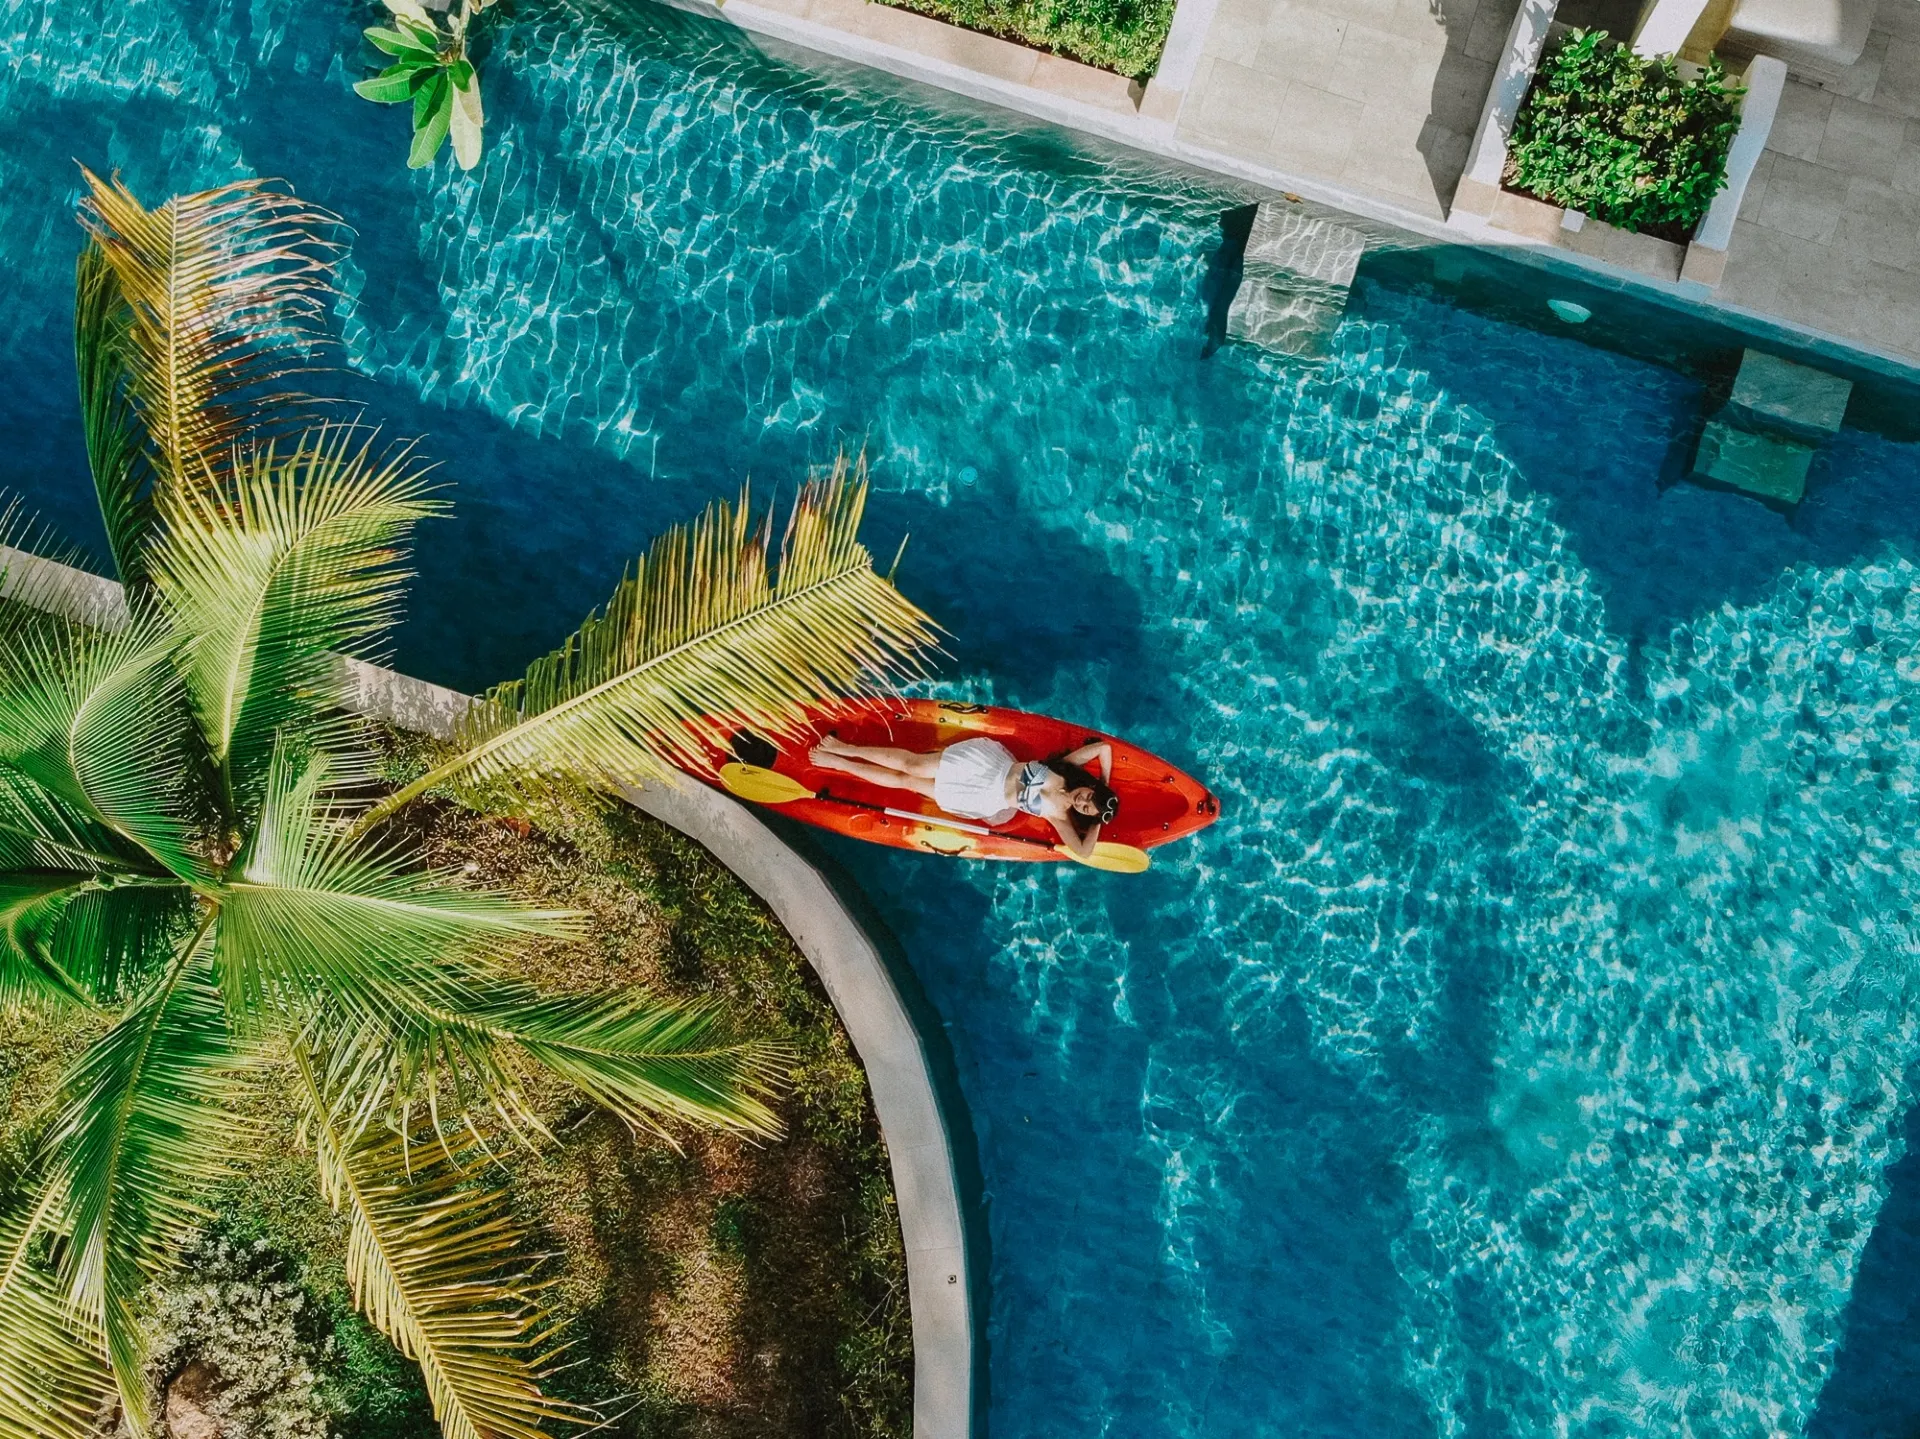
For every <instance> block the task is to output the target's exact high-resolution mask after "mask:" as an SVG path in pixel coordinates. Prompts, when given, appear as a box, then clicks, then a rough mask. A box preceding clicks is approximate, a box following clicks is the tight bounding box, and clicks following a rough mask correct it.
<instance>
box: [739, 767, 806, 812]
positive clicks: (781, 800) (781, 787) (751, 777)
mask: <svg viewBox="0 0 1920 1439" xmlns="http://www.w3.org/2000/svg"><path fill="white" fill-rule="evenodd" d="M720 783H721V784H723V785H725V786H726V789H727V793H728V794H731V795H738V796H739V797H740V798H741V799H745V800H751V801H753V803H755V804H792V803H793V802H794V801H795V800H797V799H812V798H813V791H812V790H810V789H808V788H807V787H806V786H805V785H803V784H801V783H800V781H799V780H797V779H794V778H793V777H792V776H791V775H784V774H781V773H780V771H779V770H777V769H762V768H761V767H760V766H759V765H757V764H723V765H721V766H720Z"/></svg>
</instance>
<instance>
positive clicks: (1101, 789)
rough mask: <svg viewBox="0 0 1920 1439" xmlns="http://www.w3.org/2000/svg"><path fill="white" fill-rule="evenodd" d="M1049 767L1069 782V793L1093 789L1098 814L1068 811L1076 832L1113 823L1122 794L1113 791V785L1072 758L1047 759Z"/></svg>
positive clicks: (1118, 809)
mask: <svg viewBox="0 0 1920 1439" xmlns="http://www.w3.org/2000/svg"><path fill="white" fill-rule="evenodd" d="M1047 768H1048V769H1050V770H1052V771H1053V772H1054V773H1055V774H1057V775H1059V776H1060V778H1061V779H1063V780H1065V781H1066V782H1067V793H1068V794H1072V793H1073V792H1074V791H1075V790H1077V789H1090V790H1092V791H1093V803H1094V808H1096V809H1098V810H1099V811H1100V813H1099V814H1098V815H1091V814H1082V813H1080V811H1079V810H1077V809H1070V810H1068V811H1067V818H1068V819H1070V820H1072V821H1073V828H1074V830H1075V832H1076V833H1078V834H1085V833H1086V832H1087V831H1088V830H1090V829H1092V828H1093V827H1094V826H1095V825H1096V824H1112V823H1113V817H1114V816H1115V815H1117V814H1119V813H1120V796H1119V795H1117V794H1115V793H1114V792H1113V786H1112V785H1110V784H1108V783H1107V782H1106V781H1105V780H1103V779H1101V778H1100V776H1099V775H1097V774H1094V773H1093V772H1092V771H1090V770H1084V769H1082V768H1080V766H1079V765H1077V764H1074V763H1073V762H1072V761H1071V760H1067V759H1060V758H1054V759H1050V760H1048V761H1047Z"/></svg>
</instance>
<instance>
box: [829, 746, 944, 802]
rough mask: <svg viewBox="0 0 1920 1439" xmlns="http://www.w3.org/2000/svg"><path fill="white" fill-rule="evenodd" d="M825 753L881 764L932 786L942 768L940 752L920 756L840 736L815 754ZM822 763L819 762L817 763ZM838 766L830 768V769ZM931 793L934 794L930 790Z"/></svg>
mask: <svg viewBox="0 0 1920 1439" xmlns="http://www.w3.org/2000/svg"><path fill="white" fill-rule="evenodd" d="M821 750H824V751H826V752H827V753H828V754H834V755H839V756H840V757H841V758H842V759H850V760H856V761H864V762H865V763H867V764H869V765H877V766H879V767H880V768H881V769H890V770H897V771H898V772H899V773H901V774H907V775H912V776H914V777H915V778H916V779H924V780H926V781H927V782H928V783H932V781H933V777H934V775H935V773H937V772H938V770H939V768H940V752H939V751H938V750H935V751H934V752H933V753H932V754H920V753H917V752H916V751H914V750H910V749H894V748H893V747H892V746H890V745H871V744H848V743H847V742H846V741H845V740H843V739H841V738H840V737H839V736H837V735H826V736H823V737H822V738H821V740H820V744H819V746H818V748H817V749H816V750H815V754H816V755H817V754H818V753H819V752H820V751H821ZM819 762H820V761H819V760H817V759H816V760H815V763H816V764H817V763H819ZM835 767H836V766H832V765H829V766H828V768H829V769H831V768H835ZM928 793H929V794H930V793H932V791H931V790H929V791H928Z"/></svg>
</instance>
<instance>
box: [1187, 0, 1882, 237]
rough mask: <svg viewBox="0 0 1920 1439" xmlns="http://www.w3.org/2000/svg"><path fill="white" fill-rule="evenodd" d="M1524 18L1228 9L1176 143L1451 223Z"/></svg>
mask: <svg viewBox="0 0 1920 1439" xmlns="http://www.w3.org/2000/svg"><path fill="white" fill-rule="evenodd" d="M1908 3H1916V0H1908ZM1518 8H1519V0H1220V8H1219V11H1218V13H1217V14H1216V15H1215V17H1214V21H1213V25H1212V28H1211V29H1210V30H1209V31H1208V33H1207V40H1206V47H1205V53H1204V58H1202V60H1201V62H1200V68H1199V70H1198V71H1197V72H1196V74H1195V75H1194V82H1193V86H1192V88H1191V89H1190V90H1189V92H1188V95H1187V102H1186V105H1185V107H1184V108H1183V109H1182V111H1181V114H1180V136H1181V138H1182V139H1184V140H1189V141H1192V142H1193V143H1195V144H1198V145H1204V146H1205V147H1206V148H1208V149H1210V150H1219V151H1224V152H1225V153H1227V154H1230V155H1235V156H1238V157H1241V158H1244V159H1248V160H1252V161H1255V162H1258V163H1260V164H1263V165H1272V166H1275V167H1277V168H1279V169H1281V170H1284V171H1287V172H1289V173H1291V174H1295V175H1299V176H1301V177H1302V178H1303V179H1316V180H1324V181H1328V182H1333V183H1338V184H1340V185H1343V186H1346V187H1348V188H1350V189H1355V190H1359V191H1362V192H1365V193H1367V194H1370V195H1373V196H1375V197H1377V198H1379V199H1382V200H1386V201H1389V202H1391V203H1394V204H1397V205H1401V206H1404V207H1406V208H1409V209H1413V210H1416V211H1418V212H1419V213H1421V214H1425V215H1428V216H1431V217H1432V218H1434V219H1436V220H1439V219H1444V218H1446V212H1447V206H1448V204H1449V203H1450V202H1451V201H1452V199H1453V187H1454V185H1455V183H1456V182H1457V181H1458V180H1459V178H1460V172H1461V170H1462V169H1463V168H1465V165H1466V160H1467V144H1468V142H1469V141H1470V140H1471V139H1472V137H1473V131H1474V127H1475V126H1476V125H1478V124H1479V122H1480V108H1481V106H1482V105H1483V104H1484V103H1485V101H1486V98H1487V90H1488V87H1489V86H1490V85H1491V84H1492V82H1493V65H1494V61H1495V60H1496V59H1497V58H1498V57H1499V55H1500V51H1501V48H1502V46H1503V45H1504V44H1505V42H1506V37H1507V29H1508V27H1509V26H1510V25H1512V23H1513V16H1514V12H1515V11H1516V10H1517V9H1518Z"/></svg>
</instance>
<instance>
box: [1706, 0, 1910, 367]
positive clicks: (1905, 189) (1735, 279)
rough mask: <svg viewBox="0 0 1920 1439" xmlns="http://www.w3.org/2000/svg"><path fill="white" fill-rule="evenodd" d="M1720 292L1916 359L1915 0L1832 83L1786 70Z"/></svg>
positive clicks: (1882, 14)
mask: <svg viewBox="0 0 1920 1439" xmlns="http://www.w3.org/2000/svg"><path fill="white" fill-rule="evenodd" d="M1719 298H1720V299H1722V300H1725V301H1726V302H1727V303H1729V304H1734V305H1739V306H1741V307H1743V308H1745V309H1750V310H1760V311H1763V312H1765V313H1767V314H1772V315H1778V316H1780V317H1781V318H1782V319H1786V320H1792V321H1795V322H1797V323H1799V324H1802V325H1810V326H1812V327H1814V328H1815V329H1819V330H1825V331H1827V332H1828V333H1830V334H1835V335H1839V336H1841V337H1843V338H1847V339H1856V340H1860V341H1863V342H1865V343H1866V344H1869V345H1872V346H1874V347H1875V348H1878V349H1883V350H1892V351H1894V352H1896V353H1897V354H1899V355H1901V356H1903V357H1906V358H1908V359H1912V360H1916V361H1920V0H1880V5H1879V9H1878V11H1877V12H1876V17H1875V25H1874V30H1873V34H1872V36H1871V37H1870V38H1869V40H1868V42H1867V49H1866V53H1865V54H1864V55H1862V56H1861V58H1860V62H1859V63H1858V64H1856V65H1855V66H1853V67H1852V68H1851V70H1849V71H1848V72H1847V73H1846V74H1845V75H1843V76H1840V77H1838V78H1836V79H1834V80H1832V81H1830V82H1829V84H1828V85H1827V86H1821V85H1816V84H1812V83H1808V82H1807V81H1806V80H1805V79H1802V78H1795V77H1794V76H1793V75H1792V73H1791V72H1789V78H1788V82H1787V90H1786V95H1785V97H1784V98H1783V99H1782V101H1781V104H1780V114H1779V117H1778V119H1776V120H1775V121H1774V126H1773V133H1772V135H1771V136H1770V137H1769V139H1768V142H1767V150H1766V153H1765V154H1764V155H1763V156H1761V159H1760V166H1759V169H1757V170H1756V171H1755V172H1754V177H1753V183H1752V185H1751V186H1750V187H1749V188H1748V190H1747V197H1746V201H1745V203H1743V204H1742V205H1741V207H1740V220H1739V222H1738V223H1737V224H1736V225H1735V226H1734V231H1733V244H1732V245H1731V246H1730V247H1729V248H1728V251H1727V274H1726V279H1725V280H1724V281H1723V282H1722V284H1721V286H1720V294H1719Z"/></svg>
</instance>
